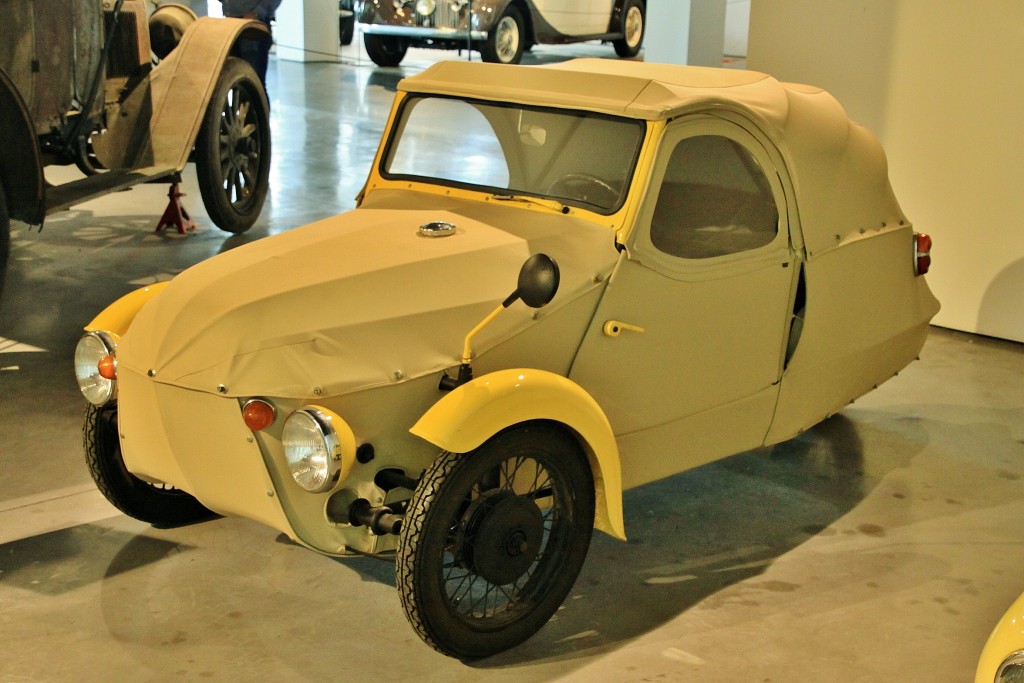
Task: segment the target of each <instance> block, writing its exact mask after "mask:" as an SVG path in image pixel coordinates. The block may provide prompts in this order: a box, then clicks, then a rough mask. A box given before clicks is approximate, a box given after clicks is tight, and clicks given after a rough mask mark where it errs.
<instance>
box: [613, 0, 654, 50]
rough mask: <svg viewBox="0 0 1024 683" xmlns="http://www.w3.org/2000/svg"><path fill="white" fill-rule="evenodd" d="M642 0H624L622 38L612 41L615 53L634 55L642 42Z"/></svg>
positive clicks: (643, 16) (643, 15) (643, 23)
mask: <svg viewBox="0 0 1024 683" xmlns="http://www.w3.org/2000/svg"><path fill="white" fill-rule="evenodd" d="M644 9H645V8H644V3H643V1H642V0H626V2H625V4H624V5H623V7H622V38H620V39H619V40H615V41H612V45H614V46H615V54H617V55H618V56H620V57H636V56H637V55H638V54H640V47H641V46H642V45H643V43H644V28H645V21H644V20H645V18H646V17H645V13H644Z"/></svg>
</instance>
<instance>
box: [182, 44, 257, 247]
mask: <svg viewBox="0 0 1024 683" xmlns="http://www.w3.org/2000/svg"><path fill="white" fill-rule="evenodd" d="M268 112H269V105H268V104H267V96H266V93H265V92H264V91H263V86H262V85H261V84H260V79H259V76H257V75H256V72H255V71H253V70H252V67H251V66H249V64H248V63H246V62H245V61H243V60H241V59H238V58H237V57H228V59H227V61H226V62H224V69H223V70H222V71H221V73H220V76H219V77H218V78H217V86H216V87H215V88H214V91H213V97H212V98H211V99H210V104H209V106H208V107H207V109H206V114H205V115H204V116H203V124H202V128H200V129H199V137H198V138H197V139H196V149H195V160H196V175H197V176H198V178H199V192H200V194H202V196H203V205H204V206H205V207H206V212H207V213H208V214H210V218H211V219H212V220H213V222H214V223H215V224H216V225H217V227H218V228H220V229H221V230H226V231H227V232H233V233H240V232H245V231H246V230H248V229H249V228H250V227H252V224H253V223H255V222H256V219H257V218H258V217H259V215H260V210H262V208H263V202H264V200H265V199H266V197H267V187H268V185H269V178H270V119H269V116H268Z"/></svg>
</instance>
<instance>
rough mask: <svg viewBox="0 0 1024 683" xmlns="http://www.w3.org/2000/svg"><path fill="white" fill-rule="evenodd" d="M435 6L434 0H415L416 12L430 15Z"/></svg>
mask: <svg viewBox="0 0 1024 683" xmlns="http://www.w3.org/2000/svg"><path fill="white" fill-rule="evenodd" d="M436 7H437V3H436V2H434V0H416V14H421V15H423V16H430V15H431V14H433V13H434V9H435V8H436Z"/></svg>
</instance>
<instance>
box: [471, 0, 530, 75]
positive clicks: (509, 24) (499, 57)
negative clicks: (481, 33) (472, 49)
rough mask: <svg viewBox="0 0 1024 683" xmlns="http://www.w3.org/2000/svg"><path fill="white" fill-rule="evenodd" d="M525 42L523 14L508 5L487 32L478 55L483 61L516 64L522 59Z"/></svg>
mask: <svg viewBox="0 0 1024 683" xmlns="http://www.w3.org/2000/svg"><path fill="white" fill-rule="evenodd" d="M526 43H527V38H526V25H525V23H524V22H523V15H522V13H521V12H520V11H519V9H518V8H517V7H514V6H512V5H509V7H508V8H507V9H506V10H505V13H504V14H503V15H501V18H500V19H498V21H497V22H495V24H494V26H492V27H491V32H490V33H488V34H487V41H486V42H485V43H484V44H483V45H482V46H481V47H480V56H481V57H483V60H484V61H485V62H495V63H497V64H518V63H519V62H520V61H522V59H523V48H524V47H525V46H526Z"/></svg>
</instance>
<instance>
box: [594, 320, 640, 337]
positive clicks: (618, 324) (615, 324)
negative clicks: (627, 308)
mask: <svg viewBox="0 0 1024 683" xmlns="http://www.w3.org/2000/svg"><path fill="white" fill-rule="evenodd" d="M602 329H603V330H604V333H605V334H606V335H607V336H609V337H618V336H619V335H620V334H622V333H623V332H625V331H628V332H636V333H638V334H643V332H644V328H642V327H640V326H639V325H630V324H629V323H624V322H622V321H620V320H608V321H606V322H605V324H604V327H603V328H602Z"/></svg>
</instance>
